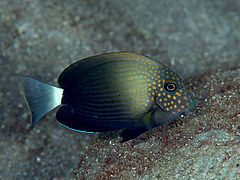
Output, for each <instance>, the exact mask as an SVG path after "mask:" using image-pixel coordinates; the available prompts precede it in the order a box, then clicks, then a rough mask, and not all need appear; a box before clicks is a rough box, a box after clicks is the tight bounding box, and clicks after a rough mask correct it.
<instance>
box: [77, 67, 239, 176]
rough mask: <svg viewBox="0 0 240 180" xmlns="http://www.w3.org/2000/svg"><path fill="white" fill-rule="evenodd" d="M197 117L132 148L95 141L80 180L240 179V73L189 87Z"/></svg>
mask: <svg viewBox="0 0 240 180" xmlns="http://www.w3.org/2000/svg"><path fill="white" fill-rule="evenodd" d="M187 84H188V85H189V86H190V87H191V90H192V92H193V93H194V97H195V98H196V100H197V104H198V105H197V108H196V110H195V112H194V113H192V114H188V115H186V116H184V118H183V119H178V120H176V121H174V122H172V123H170V124H168V125H165V126H163V127H158V128H155V129H154V130H153V132H148V133H145V134H143V135H141V136H140V137H138V138H136V139H134V140H131V141H129V142H126V143H122V144H121V143H119V141H120V137H119V134H116V133H109V134H107V135H103V136H99V137H98V138H97V139H93V140H92V142H91V143H90V144H89V145H88V147H87V150H86V152H85V153H84V154H83V155H82V156H81V157H80V158H79V165H78V168H77V169H76V170H75V174H74V175H73V177H74V179H225V178H229V179H240V144H239V143H240V138H239V136H240V123H239V122H240V68H238V69H234V70H229V71H223V70H219V71H217V72H213V73H208V74H205V75H202V76H199V77H196V78H194V79H193V80H190V81H188V82H187Z"/></svg>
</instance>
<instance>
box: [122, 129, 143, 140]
mask: <svg viewBox="0 0 240 180" xmlns="http://www.w3.org/2000/svg"><path fill="white" fill-rule="evenodd" d="M145 131H147V129H146V128H145V127H144V128H140V129H125V130H124V131H123V132H122V134H121V137H122V141H121V143H123V142H126V141H129V140H131V139H134V138H136V137H138V136H139V135H141V134H142V133H144V132H145Z"/></svg>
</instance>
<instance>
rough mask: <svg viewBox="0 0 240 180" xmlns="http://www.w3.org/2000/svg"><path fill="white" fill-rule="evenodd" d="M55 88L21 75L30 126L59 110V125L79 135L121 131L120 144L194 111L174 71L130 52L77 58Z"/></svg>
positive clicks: (191, 98) (156, 61) (190, 98)
mask: <svg viewBox="0 0 240 180" xmlns="http://www.w3.org/2000/svg"><path fill="white" fill-rule="evenodd" d="M58 84H59V87H55V86H51V85H48V84H46V83H44V82H41V81H39V80H37V79H35V78H32V77H30V76H25V77H24V85H23V87H24V94H25V98H26V101H27V104H28V107H29V110H30V112H31V115H32V116H31V122H32V125H34V124H35V123H36V122H37V121H39V120H40V119H42V118H43V117H44V116H45V115H46V114H47V113H48V112H50V111H51V110H53V109H55V108H57V107H59V109H58V110H57V113H56V119H57V121H58V122H59V123H60V124H61V125H63V126H65V127H67V128H69V129H71V130H75V131H79V132H85V133H104V132H108V131H119V130H122V134H121V137H122V140H121V142H126V141H129V140H131V139H134V138H136V137H138V136H139V135H141V134H142V133H144V132H146V131H149V130H151V129H152V128H155V127H157V126H161V125H164V124H166V123H168V122H170V121H172V120H174V119H176V118H178V117H180V116H181V115H183V114H185V113H187V112H189V111H192V110H193V109H194V108H195V107H196V102H195V100H194V98H193V96H192V95H191V93H190V92H189V91H188V89H187V87H186V86H185V84H184V82H183V80H182V79H181V78H180V77H179V76H178V75H177V74H176V73H175V72H173V71H172V70H171V69H170V68H169V67H167V66H165V65H164V64H162V63H161V62H160V61H159V60H154V59H152V58H150V57H147V56H145V55H141V54H137V53H132V52H112V53H105V54H101V55H95V56H91V57H87V58H84V59H82V60H79V61H77V62H75V63H73V64H71V65H70V66H68V67H67V68H66V69H65V70H64V71H63V72H62V73H61V74H60V76H59V78H58Z"/></svg>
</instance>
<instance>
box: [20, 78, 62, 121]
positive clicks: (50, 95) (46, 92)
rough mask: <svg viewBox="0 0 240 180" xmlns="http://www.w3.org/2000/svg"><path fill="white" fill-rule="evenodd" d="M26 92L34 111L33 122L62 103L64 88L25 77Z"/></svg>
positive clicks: (31, 108) (28, 101)
mask: <svg viewBox="0 0 240 180" xmlns="http://www.w3.org/2000/svg"><path fill="white" fill-rule="evenodd" d="M24 93H25V97H26V100H27V103H28V106H29V109H30V111H31V113H32V124H35V123H36V122H37V121H38V120H40V119H41V118H42V117H43V116H44V115H45V114H47V113H48V112H49V111H51V110H52V109H54V108H55V107H57V106H59V105H60V104H61V100H62V94H63V89H61V88H57V87H54V86H50V85H48V84H45V83H43V82H41V81H38V80H36V79H33V78H31V77H27V76H26V77H25V78H24Z"/></svg>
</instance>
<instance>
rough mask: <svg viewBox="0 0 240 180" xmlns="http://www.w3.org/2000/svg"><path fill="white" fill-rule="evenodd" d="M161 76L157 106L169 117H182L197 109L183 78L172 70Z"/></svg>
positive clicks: (167, 70)
mask: <svg viewBox="0 0 240 180" xmlns="http://www.w3.org/2000/svg"><path fill="white" fill-rule="evenodd" d="M164 72H165V73H162V74H161V80H160V85H159V88H158V89H157V93H156V104H157V105H158V106H159V107H160V109H161V110H162V111H164V112H166V113H168V114H169V115H170V114H171V115H172V116H174V117H176V116H180V115H182V114H185V113H186V112H189V111H192V110H193V109H194V108H195V107H196V103H195V100H194V98H193V96H192V95H191V93H190V92H189V91H188V89H187V87H186V85H185V84H184V82H183V81H182V80H181V78H180V77H179V76H178V75H177V74H176V73H174V72H173V71H172V70H170V69H168V68H167V69H166V70H165V71H164Z"/></svg>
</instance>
